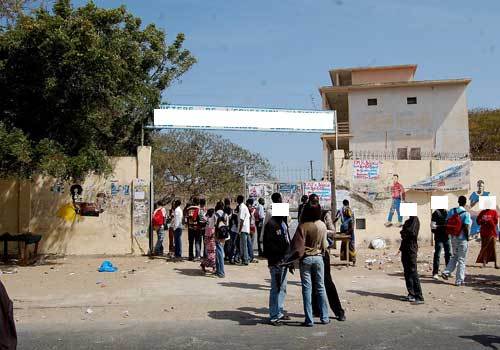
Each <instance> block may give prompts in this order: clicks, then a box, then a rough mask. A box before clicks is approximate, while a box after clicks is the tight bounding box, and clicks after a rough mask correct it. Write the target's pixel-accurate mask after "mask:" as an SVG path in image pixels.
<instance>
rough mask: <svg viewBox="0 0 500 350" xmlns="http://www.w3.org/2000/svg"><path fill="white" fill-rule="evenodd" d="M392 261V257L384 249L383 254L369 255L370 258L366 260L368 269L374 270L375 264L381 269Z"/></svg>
mask: <svg viewBox="0 0 500 350" xmlns="http://www.w3.org/2000/svg"><path fill="white" fill-rule="evenodd" d="M392 263H393V261H392V257H390V256H389V255H387V253H386V252H385V251H384V252H383V253H382V254H377V255H370V256H368V259H366V260H365V267H366V268H367V269H368V270H372V269H373V268H374V267H375V266H378V269H379V270H383V269H384V268H385V266H386V264H392Z"/></svg>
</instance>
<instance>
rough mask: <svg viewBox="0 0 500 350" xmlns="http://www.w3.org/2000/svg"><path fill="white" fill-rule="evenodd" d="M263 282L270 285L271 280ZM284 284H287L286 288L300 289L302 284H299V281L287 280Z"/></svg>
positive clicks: (267, 279)
mask: <svg viewBox="0 0 500 350" xmlns="http://www.w3.org/2000/svg"><path fill="white" fill-rule="evenodd" d="M264 281H266V282H267V283H269V285H271V280H270V279H269V278H266V279H265V280H264ZM286 284H287V286H297V287H302V282H300V281H290V280H287V281H286Z"/></svg>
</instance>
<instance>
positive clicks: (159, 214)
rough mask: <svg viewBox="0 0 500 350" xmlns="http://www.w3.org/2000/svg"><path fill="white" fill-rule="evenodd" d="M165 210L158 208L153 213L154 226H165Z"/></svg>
mask: <svg viewBox="0 0 500 350" xmlns="http://www.w3.org/2000/svg"><path fill="white" fill-rule="evenodd" d="M162 209H163V208H158V209H156V210H155V212H154V213H153V220H152V221H153V226H161V225H164V224H165V215H164V214H163V210H162Z"/></svg>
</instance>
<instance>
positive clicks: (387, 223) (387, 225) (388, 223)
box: [384, 221, 392, 227]
mask: <svg viewBox="0 0 500 350" xmlns="http://www.w3.org/2000/svg"><path fill="white" fill-rule="evenodd" d="M384 226H385V227H390V226H392V222H389V221H387V222H386V223H385V224H384Z"/></svg>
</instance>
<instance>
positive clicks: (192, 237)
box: [188, 228, 201, 260]
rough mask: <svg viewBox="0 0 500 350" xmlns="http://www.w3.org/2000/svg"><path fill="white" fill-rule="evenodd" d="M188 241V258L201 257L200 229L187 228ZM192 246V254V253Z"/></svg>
mask: <svg viewBox="0 0 500 350" xmlns="http://www.w3.org/2000/svg"><path fill="white" fill-rule="evenodd" d="M188 242H189V260H193V258H200V257H201V231H200V230H194V229H192V228H189V229H188ZM193 248H194V254H193Z"/></svg>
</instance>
